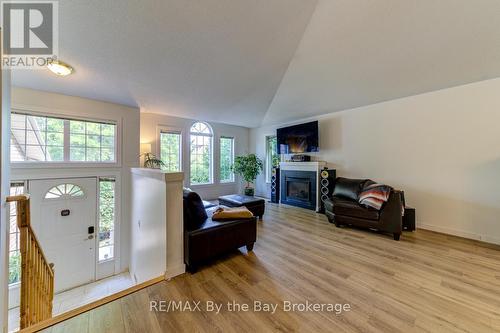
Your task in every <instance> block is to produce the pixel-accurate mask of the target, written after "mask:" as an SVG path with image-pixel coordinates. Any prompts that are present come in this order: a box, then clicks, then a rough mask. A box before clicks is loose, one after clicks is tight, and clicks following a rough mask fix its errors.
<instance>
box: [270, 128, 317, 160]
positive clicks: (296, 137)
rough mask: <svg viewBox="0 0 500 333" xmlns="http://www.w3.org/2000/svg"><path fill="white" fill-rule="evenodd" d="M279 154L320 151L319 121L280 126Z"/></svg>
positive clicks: (278, 134)
mask: <svg viewBox="0 0 500 333" xmlns="http://www.w3.org/2000/svg"><path fill="white" fill-rule="evenodd" d="M276 138H277V141H278V142H277V143H278V144H277V150H278V154H298V153H311V152H317V151H319V135H318V122H317V121H312V122H310V123H305V124H300V125H294V126H289V127H284V128H278V130H277V133H276Z"/></svg>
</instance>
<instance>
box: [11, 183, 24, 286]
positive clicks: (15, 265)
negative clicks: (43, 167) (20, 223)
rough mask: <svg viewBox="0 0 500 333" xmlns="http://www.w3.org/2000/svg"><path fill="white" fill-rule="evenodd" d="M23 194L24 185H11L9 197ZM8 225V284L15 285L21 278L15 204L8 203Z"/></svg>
mask: <svg viewBox="0 0 500 333" xmlns="http://www.w3.org/2000/svg"><path fill="white" fill-rule="evenodd" d="M23 193H24V183H23V182H20V183H12V184H11V185H10V195H19V194H23ZM9 220H10V224H9V284H13V283H17V282H19V281H20V278H21V252H20V249H19V229H18V228H17V211H16V203H15V202H11V203H10V219H9Z"/></svg>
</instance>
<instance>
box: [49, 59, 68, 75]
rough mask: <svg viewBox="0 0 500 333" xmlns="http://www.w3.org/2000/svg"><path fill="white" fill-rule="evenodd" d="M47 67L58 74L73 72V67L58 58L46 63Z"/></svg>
mask: <svg viewBox="0 0 500 333" xmlns="http://www.w3.org/2000/svg"><path fill="white" fill-rule="evenodd" d="M47 68H48V69H50V70H51V71H52V72H53V73H54V74H57V75H59V76H66V75H70V74H71V73H73V67H71V66H70V65H68V64H66V63H64V62H62V61H59V60H54V61H52V62H50V63H48V64H47Z"/></svg>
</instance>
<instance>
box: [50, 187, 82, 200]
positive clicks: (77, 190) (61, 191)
mask: <svg viewBox="0 0 500 333" xmlns="http://www.w3.org/2000/svg"><path fill="white" fill-rule="evenodd" d="M84 195H85V193H83V190H82V188H81V187H80V186H78V185H75V184H61V185H57V186H54V187H52V188H51V189H50V190H48V191H47V193H45V199H59V198H63V197H67V198H79V197H83V196H84Z"/></svg>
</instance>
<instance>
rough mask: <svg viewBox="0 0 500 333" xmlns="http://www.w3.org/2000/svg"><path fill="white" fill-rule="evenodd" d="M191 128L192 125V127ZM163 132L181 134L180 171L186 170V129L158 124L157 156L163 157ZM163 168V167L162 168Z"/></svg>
mask: <svg viewBox="0 0 500 333" xmlns="http://www.w3.org/2000/svg"><path fill="white" fill-rule="evenodd" d="M190 129H191V127H190ZM162 133H172V134H179V135H180V137H181V139H180V142H179V144H180V147H179V155H180V156H179V170H180V171H178V172H184V164H185V163H184V131H183V130H182V128H178V127H171V126H163V125H160V126H157V128H156V149H155V150H156V156H158V158H160V159H161V134H162ZM162 170H163V169H162Z"/></svg>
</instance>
